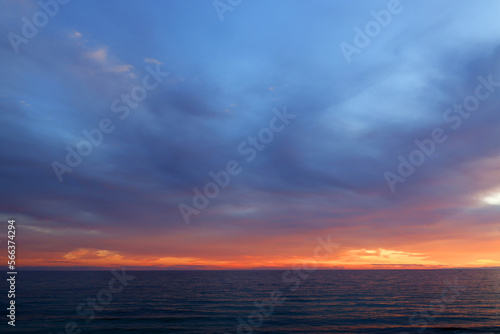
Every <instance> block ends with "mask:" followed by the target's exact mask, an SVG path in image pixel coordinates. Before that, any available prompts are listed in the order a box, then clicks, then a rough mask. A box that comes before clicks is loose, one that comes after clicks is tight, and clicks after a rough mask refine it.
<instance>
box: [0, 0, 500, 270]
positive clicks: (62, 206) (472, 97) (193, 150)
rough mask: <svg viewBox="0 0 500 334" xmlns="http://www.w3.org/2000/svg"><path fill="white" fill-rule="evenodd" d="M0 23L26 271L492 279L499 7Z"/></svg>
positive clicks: (497, 201)
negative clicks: (484, 275) (386, 272)
mask: <svg viewBox="0 0 500 334" xmlns="http://www.w3.org/2000/svg"><path fill="white" fill-rule="evenodd" d="M1 6H2V10H1V11H0V36H1V39H0V59H1V62H0V122H1V125H2V130H1V131H0V140H1V147H0V160H1V164H0V176H1V178H0V196H1V199H2V200H1V202H0V221H2V222H3V224H2V226H4V227H3V231H0V239H1V240H0V241H2V243H6V242H7V221H8V220H9V219H15V221H16V223H15V224H16V231H17V234H16V245H17V255H16V258H17V264H18V266H20V267H25V268H109V267H118V266H127V267H129V268H146V269H151V268H156V269H275V268H285V267H290V266H294V265H298V264H301V263H311V262H314V263H315V265H316V266H318V267H321V268H335V269H342V268H347V269H380V268H389V269H408V268H425V269H427V268H454V267H495V266H496V267H498V266H500V252H498V250H499V246H500V224H499V223H500V220H499V219H500V218H499V217H500V177H499V176H500V146H499V145H498V143H499V139H500V137H499V136H500V109H499V106H500V48H499V46H500V38H499V37H500V35H499V31H500V21H498V15H497V13H498V11H499V10H500V4H499V3H498V2H496V1H475V2H469V1H453V2H451V1H430V0H426V1H418V2H417V1H413V2H412V1H409V0H401V1H396V0H391V1H370V2H350V1H344V2H341V1H324V0H318V1H314V2H312V1H308V0H286V2H285V1H284V0H283V1H278V0H276V1H266V0H253V1H247V0H242V1H237V0H232V1H229V0H220V1H219V0H217V1H212V0H202V1H195V0H183V1H173V0H165V1H154V2H153V1H151V2H143V1H138V0H137V1H135V0H134V1H132V0H125V1H118V0H112V1H97V0H89V1H78V0H72V1H67V0H64V1H63V0H60V2H55V0H41V1H40V2H36V1H27V0H19V1H17V0H16V1H14V0H2V1H1ZM44 8H45V9H44ZM325 243H326V244H328V245H330V243H331V244H333V243H335V245H336V246H335V249H334V250H332V251H330V252H327V253H326V254H327V255H328V256H322V257H321V258H319V257H318V256H317V254H318V252H317V249H318V246H321V247H323V246H324V245H325ZM4 245H5V244H4ZM322 245H323V246H322ZM327 248H328V246H327V247H326V248H325V247H323V248H322V250H321V251H322V252H324V251H325V250H327ZM0 258H1V259H2V261H3V260H4V259H5V258H6V253H5V254H0Z"/></svg>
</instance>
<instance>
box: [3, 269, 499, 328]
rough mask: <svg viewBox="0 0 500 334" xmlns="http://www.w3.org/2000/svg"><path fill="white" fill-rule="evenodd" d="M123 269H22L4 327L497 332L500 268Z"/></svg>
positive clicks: (4, 301)
mask: <svg viewBox="0 0 500 334" xmlns="http://www.w3.org/2000/svg"><path fill="white" fill-rule="evenodd" d="M125 274H126V275H129V277H125V278H124V277H123V272H122V271H121V270H118V271H117V272H115V273H114V274H113V273H112V272H111V271H65V272H60V271H52V272H32V271H24V272H19V273H18V275H17V282H16V322H15V323H16V326H15V327H12V326H9V325H7V321H9V319H8V318H7V317H6V314H7V311H4V312H3V313H4V315H3V317H2V318H3V320H2V321H3V323H2V324H1V325H0V332H1V333H54V334H56V333H110V334H111V333H344V334H348V333H400V334H403V333H500V270H486V269H485V270H376V271H370V270H367V271H364V270H345V271H342V270H337V271H334V270H332V271H326V270H316V271H309V272H307V271H298V270H290V271H125ZM132 276H133V277H132ZM116 277H120V279H118V278H116ZM120 280H121V281H122V282H120ZM3 281H4V282H3V283H2V284H3V285H2V291H4V292H5V293H3V295H4V296H3V297H0V303H1V305H2V307H3V310H6V307H7V290H8V288H7V285H6V282H5V281H6V280H3ZM111 290H113V292H112V291H111Z"/></svg>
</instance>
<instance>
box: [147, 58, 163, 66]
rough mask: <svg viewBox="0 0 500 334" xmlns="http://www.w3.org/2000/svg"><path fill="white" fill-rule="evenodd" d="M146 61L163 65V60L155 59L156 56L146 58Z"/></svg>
mask: <svg viewBox="0 0 500 334" xmlns="http://www.w3.org/2000/svg"><path fill="white" fill-rule="evenodd" d="M144 61H145V62H146V63H148V64H156V65H161V64H163V63H162V62H161V61H159V60H157V59H154V58H144Z"/></svg>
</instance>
